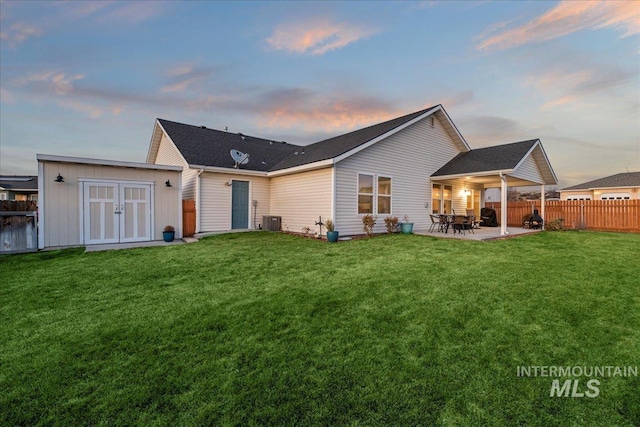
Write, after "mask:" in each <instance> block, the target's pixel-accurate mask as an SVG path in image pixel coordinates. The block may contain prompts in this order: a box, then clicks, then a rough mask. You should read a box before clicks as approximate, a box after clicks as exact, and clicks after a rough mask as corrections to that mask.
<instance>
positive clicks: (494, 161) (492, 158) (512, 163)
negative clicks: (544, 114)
mask: <svg viewBox="0 0 640 427" xmlns="http://www.w3.org/2000/svg"><path fill="white" fill-rule="evenodd" d="M536 142H538V140H537V139H532V140H529V141H521V142H513V143H511V144H504V145H496V146H493V147H486V148H478V149H475V150H471V151H467V152H465V153H460V154H458V155H457V156H456V157H454V158H453V159H451V161H449V162H448V163H447V164H446V165H444V166H443V167H441V168H440V169H438V170H437V171H436V172H435V173H434V174H433V175H431V176H446V175H459V174H471V173H478V172H493V171H504V170H512V169H514V168H515V167H516V166H517V165H518V163H520V162H521V161H522V159H523V158H524V156H526V155H527V153H529V151H530V150H531V149H532V148H533V146H534V145H535V144H536Z"/></svg>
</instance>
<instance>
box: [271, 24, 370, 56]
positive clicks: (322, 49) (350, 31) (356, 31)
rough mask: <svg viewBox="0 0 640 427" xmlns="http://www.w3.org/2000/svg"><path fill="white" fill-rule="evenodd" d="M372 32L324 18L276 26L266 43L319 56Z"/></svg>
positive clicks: (290, 50)
mask: <svg viewBox="0 0 640 427" xmlns="http://www.w3.org/2000/svg"><path fill="white" fill-rule="evenodd" d="M374 32H375V31H373V30H372V29H367V28H362V27H358V26H353V25H348V24H346V23H337V24H335V23H331V22H330V21H329V20H327V19H322V20H316V21H314V22H304V23H302V22H301V23H290V24H282V25H279V26H278V27H277V28H276V29H275V31H274V32H273V34H272V35H271V37H269V38H268V39H267V40H266V41H267V44H269V46H271V47H272V48H273V49H276V50H286V51H288V52H293V53H299V54H305V53H309V54H311V55H323V54H325V53H327V52H329V51H331V50H336V49H340V48H343V47H345V46H347V45H348V44H350V43H353V42H355V41H358V40H360V39H362V38H365V37H368V36H370V35H372V34H373V33H374Z"/></svg>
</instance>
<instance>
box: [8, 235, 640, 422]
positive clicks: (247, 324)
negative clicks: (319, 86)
mask: <svg viewBox="0 0 640 427" xmlns="http://www.w3.org/2000/svg"><path fill="white" fill-rule="evenodd" d="M639 249H640V236H638V235H632V234H613V233H590V232H564V233H551V232H547V233H539V234H535V235H529V236H526V237H519V238H514V239H508V240H500V241H492V242H472V241H461V240H451V239H435V238H430V237H422V236H406V235H394V236H381V237H377V238H373V239H368V240H356V241H351V242H342V243H339V244H334V245H331V244H327V243H325V242H318V241H314V240H310V239H301V238H297V237H293V236H289V235H283V234H269V233H258V232H256V233H244V234H229V235H222V236H216V237H211V238H207V239H204V240H202V241H200V242H198V243H194V244H188V245H178V246H169V247H160V248H142V249H135V250H126V251H125V250H123V251H110V252H94V253H87V254H84V253H83V252H82V250H80V249H77V250H76V249H72V250H66V251H60V252H47V253H39V254H29V255H17V256H9V257H2V258H0V321H1V328H0V343H1V352H0V390H1V391H2V392H1V393H0V425H7V426H14V425H54V424H55V425H65V426H66V425H132V424H136V425H145V426H147V425H166V426H177V425H278V426H280V425H319V426H326V425H350V426H365V425H366V426H370V425H385V426H386V425H393V426H404V425H411V426H414V425H436V426H438V425H441V426H471V425H534V426H535V425H538V426H555V425H558V426H560V425H562V426H583V425H589V426H638V425H640V377H634V376H631V377H619V376H617V377H606V378H599V381H600V385H599V387H598V390H599V394H598V396H597V397H594V398H589V397H582V398H577V397H550V396H549V395H550V390H551V385H552V381H553V379H554V377H536V378H534V377H518V376H517V368H518V367H519V366H541V365H544V366H603V365H606V366H629V365H631V366H638V365H640V278H639V275H638V272H639V271H640V257H639V255H638V254H639V253H640V250H639ZM566 379H568V378H561V380H562V382H564V380H566ZM570 379H573V378H570ZM588 379H590V378H585V377H581V378H579V380H580V385H579V387H580V390H579V391H582V392H584V391H585V389H586V386H585V383H586V381H587V380H588ZM587 390H588V389H587Z"/></svg>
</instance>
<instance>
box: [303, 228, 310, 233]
mask: <svg viewBox="0 0 640 427" xmlns="http://www.w3.org/2000/svg"><path fill="white" fill-rule="evenodd" d="M309 233H311V229H310V228H309V227H302V234H309Z"/></svg>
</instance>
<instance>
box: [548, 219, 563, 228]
mask: <svg viewBox="0 0 640 427" xmlns="http://www.w3.org/2000/svg"><path fill="white" fill-rule="evenodd" d="M563 223H564V218H558V219H554V220H553V221H549V222H547V223H545V225H544V229H545V230H547V231H563V230H564V224H563Z"/></svg>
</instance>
